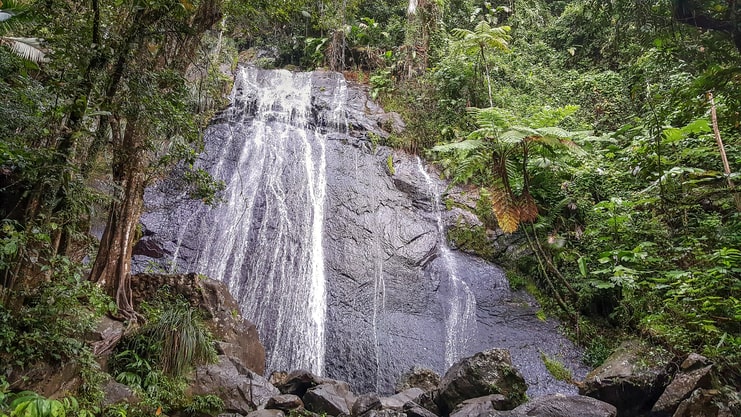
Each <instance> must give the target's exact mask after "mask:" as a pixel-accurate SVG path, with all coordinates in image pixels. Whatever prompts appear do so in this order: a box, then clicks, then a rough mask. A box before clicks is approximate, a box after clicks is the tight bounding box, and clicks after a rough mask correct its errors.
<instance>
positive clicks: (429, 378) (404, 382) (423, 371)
mask: <svg viewBox="0 0 741 417" xmlns="http://www.w3.org/2000/svg"><path fill="white" fill-rule="evenodd" d="M439 385H440V375H438V374H437V373H436V372H435V371H433V370H431V369H427V368H420V367H417V366H415V367H413V368H412V369H410V370H408V371H407V372H404V373H403V374H402V375H401V376H400V377H399V381H398V382H397V383H396V392H402V391H404V390H408V389H409V388H420V389H422V390H423V391H432V390H434V389H436V388H437V387H438V386H439Z"/></svg>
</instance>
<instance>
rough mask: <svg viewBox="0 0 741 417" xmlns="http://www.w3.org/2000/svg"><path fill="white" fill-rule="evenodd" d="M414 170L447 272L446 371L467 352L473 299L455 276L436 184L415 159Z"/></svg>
mask: <svg viewBox="0 0 741 417" xmlns="http://www.w3.org/2000/svg"><path fill="white" fill-rule="evenodd" d="M417 169H418V170H419V172H420V173H421V174H422V176H423V177H424V179H425V182H426V183H427V190H428V194H429V195H430V199H431V200H432V202H433V209H434V211H435V217H436V220H437V233H438V251H439V254H440V257H441V258H442V261H443V264H444V265H445V269H446V270H447V281H448V282H447V284H448V286H449V288H450V299H449V300H448V303H449V304H448V306H447V317H446V320H445V333H446V338H445V366H446V368H448V367H450V366H451V365H453V364H454V363H455V362H456V361H457V360H458V359H460V358H462V357H463V356H464V355H465V354H468V353H469V352H468V351H467V348H468V344H469V341H471V340H474V339H475V336H476V297H474V295H473V292H472V291H471V289H470V288H469V287H468V284H466V283H465V282H463V280H461V279H460V278H459V277H458V273H457V271H456V261H455V258H454V257H453V254H452V253H451V251H450V248H449V247H448V243H447V238H446V236H445V226H444V225H443V219H442V213H441V211H442V209H441V204H440V193H439V191H438V189H437V184H436V182H435V181H433V180H432V178H431V177H430V174H429V173H428V172H427V170H426V169H425V167H424V165H423V164H422V160H421V159H420V158H419V157H417Z"/></svg>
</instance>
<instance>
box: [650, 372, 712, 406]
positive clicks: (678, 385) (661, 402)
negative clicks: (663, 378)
mask: <svg viewBox="0 0 741 417" xmlns="http://www.w3.org/2000/svg"><path fill="white" fill-rule="evenodd" d="M687 369H692V366H689V367H687ZM712 369H713V367H712V365H708V366H706V367H704V368H699V369H695V370H692V371H689V372H679V373H677V374H676V375H675V376H674V379H673V380H672V382H671V383H669V386H667V387H666V389H665V390H664V392H663V393H662V394H661V397H659V399H658V401H656V404H654V406H653V408H652V409H651V413H652V415H654V416H657V417H670V416H671V415H672V414H674V412H675V411H676V410H677V407H678V406H679V404H680V403H681V402H682V401H683V400H685V399H686V398H688V397H689V396H690V395H691V394H692V392H693V391H695V390H696V389H698V388H710V385H711V380H710V375H711V371H712Z"/></svg>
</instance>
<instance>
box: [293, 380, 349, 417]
mask: <svg viewBox="0 0 741 417" xmlns="http://www.w3.org/2000/svg"><path fill="white" fill-rule="evenodd" d="M303 400H304V406H305V407H306V409H307V410H309V411H312V412H315V413H318V414H322V413H326V414H328V415H330V416H339V415H340V414H346V415H348V414H350V407H352V406H353V404H354V403H355V400H356V398H355V395H354V394H353V393H352V392H351V391H350V386H349V385H348V384H347V383H344V382H334V383H327V384H321V385H317V386H316V387H314V388H311V389H309V390H308V391H306V394H304V396H303Z"/></svg>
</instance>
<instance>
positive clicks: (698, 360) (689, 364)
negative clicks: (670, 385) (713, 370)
mask: <svg viewBox="0 0 741 417" xmlns="http://www.w3.org/2000/svg"><path fill="white" fill-rule="evenodd" d="M708 365H711V363H710V359H708V358H706V357H704V356H702V355H700V354H697V353H690V354H689V355H687V357H686V358H685V359H684V360H683V361H682V364H681V365H680V366H679V369H680V370H682V372H690V371H694V370H695V369H700V368H704V367H706V366H708Z"/></svg>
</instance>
